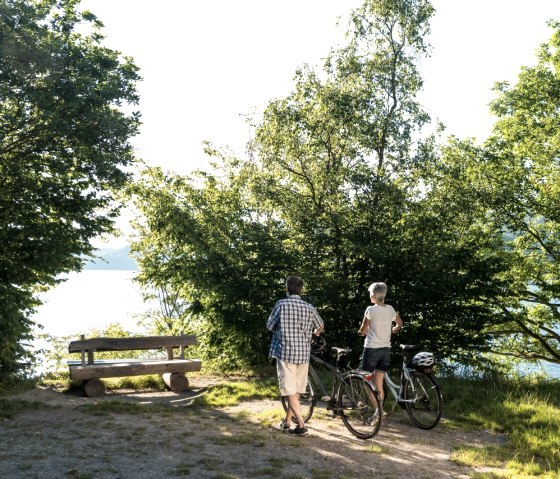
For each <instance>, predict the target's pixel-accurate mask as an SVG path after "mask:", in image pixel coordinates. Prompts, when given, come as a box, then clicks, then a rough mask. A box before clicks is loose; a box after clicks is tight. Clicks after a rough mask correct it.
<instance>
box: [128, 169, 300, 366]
mask: <svg viewBox="0 0 560 479" xmlns="http://www.w3.org/2000/svg"><path fill="white" fill-rule="evenodd" d="M197 182H198V184H197ZM132 193H133V194H134V195H135V202H136V206H137V208H138V209H139V210H140V211H141V212H142V213H143V215H144V222H143V223H138V225H137V229H136V230H137V232H138V233H137V239H136V241H135V242H134V243H133V244H132V251H133V252H134V253H136V254H137V261H138V264H139V266H140V269H141V271H140V273H139V274H138V275H137V280H138V281H139V282H140V283H141V284H142V285H143V286H144V287H145V288H146V289H147V290H148V291H150V290H154V289H156V288H162V287H165V288H167V290H170V291H176V292H179V293H180V297H181V300H182V301H184V302H185V303H186V304H187V305H188V307H186V308H184V311H183V312H182V315H181V318H180V322H179V324H180V329H182V330H183V331H184V332H185V333H189V334H197V336H198V342H199V351H200V352H201V354H200V357H201V358H202V359H203V360H204V361H205V362H206V361H217V362H218V363H220V364H222V366H223V367H224V368H231V367H240V366H243V362H244V360H246V359H247V358H252V359H254V360H255V361H257V363H258V361H259V360H260V361H262V357H263V356H261V357H260V358H259V356H256V355H255V354H254V353H255V351H260V352H262V351H263V350H264V347H265V346H264V345H265V343H266V342H267V333H266V331H265V330H264V328H263V322H264V320H263V318H264V317H265V316H266V314H267V313H268V312H267V308H268V305H270V304H271V303H273V302H274V300H275V298H276V295H277V294H278V290H279V286H280V284H281V281H282V279H281V278H282V277H283V276H284V275H285V274H287V273H288V272H289V271H290V270H291V269H290V268H291V264H294V263H293V262H292V263H291V262H290V253H289V252H288V251H287V247H286V242H287V235H286V233H285V231H283V229H282V227H281V226H280V225H278V224H277V222H276V221H274V220H268V221H267V220H263V219H261V220H259V221H256V220H255V219H254V216H255V215H256V214H257V213H256V212H254V211H251V210H249V208H248V207H247V203H246V198H244V197H243V195H244V187H243V184H242V181H241V180H239V179H238V180H236V181H234V182H232V183H231V184H226V183H225V182H224V181H223V180H222V179H221V178H219V177H218V176H215V175H211V174H209V173H207V174H203V175H201V176H200V177H199V178H193V179H187V178H182V177H178V176H174V175H164V174H163V172H161V171H160V170H159V169H148V170H146V171H145V172H144V175H143V177H142V179H141V181H139V182H138V183H137V185H136V186H135V187H134V189H133V191H132ZM171 324H173V323H171ZM172 327H173V326H172ZM175 327H177V326H175ZM197 355H198V354H197Z"/></svg>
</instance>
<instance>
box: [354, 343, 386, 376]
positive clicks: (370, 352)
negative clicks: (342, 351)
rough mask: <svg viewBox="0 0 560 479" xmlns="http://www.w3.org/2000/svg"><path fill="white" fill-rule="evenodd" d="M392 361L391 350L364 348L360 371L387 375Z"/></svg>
mask: <svg viewBox="0 0 560 479" xmlns="http://www.w3.org/2000/svg"><path fill="white" fill-rule="evenodd" d="M390 361H391V348H364V353H363V355H362V364H361V365H360V369H363V370H364V371H369V372H373V371H381V372H382V373H386V372H387V371H388V370H389V363H390Z"/></svg>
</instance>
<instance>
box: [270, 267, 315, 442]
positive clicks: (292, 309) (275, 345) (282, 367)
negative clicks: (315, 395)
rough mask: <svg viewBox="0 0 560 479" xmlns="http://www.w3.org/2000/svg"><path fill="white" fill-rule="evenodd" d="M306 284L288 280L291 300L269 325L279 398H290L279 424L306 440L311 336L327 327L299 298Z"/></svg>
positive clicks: (274, 311)
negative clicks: (304, 405)
mask: <svg viewBox="0 0 560 479" xmlns="http://www.w3.org/2000/svg"><path fill="white" fill-rule="evenodd" d="M302 290H303V280H302V279H301V278H300V277H298V276H289V277H288V278H287V279H286V293H287V295H288V297H287V298H286V299H281V300H280V301H278V302H277V303H276V304H275V305H274V308H273V309H272V312H271V313H270V316H269V318H268V321H267V323H266V327H267V329H268V330H270V331H272V332H273V333H274V334H273V335H272V343H271V345H270V356H271V357H273V358H276V369H277V372H278V384H279V386H280V394H281V395H282V396H286V397H287V398H288V404H289V405H290V407H289V408H288V412H287V414H286V418H285V419H283V420H282V422H281V423H280V427H281V429H282V430H283V431H288V432H290V433H291V434H295V435H298V436H304V435H306V434H307V428H306V427H305V424H304V422H303V417H302V416H301V409H300V404H299V395H300V394H303V393H305V389H306V386H307V373H308V371H309V355H310V353H311V335H312V334H316V335H317V336H319V334H321V332H322V331H323V330H324V323H323V320H322V319H321V317H320V316H319V313H318V312H317V310H316V309H315V308H314V307H313V306H312V305H311V304H309V303H307V302H305V301H303V300H302V299H301V297H300V294H301V292H302ZM294 416H295V419H296V421H297V426H296V427H294V428H293V429H290V422H291V420H292V417H294Z"/></svg>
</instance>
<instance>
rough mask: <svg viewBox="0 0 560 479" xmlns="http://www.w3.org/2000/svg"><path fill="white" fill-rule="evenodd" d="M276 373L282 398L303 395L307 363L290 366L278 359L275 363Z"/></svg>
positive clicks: (307, 370) (307, 368)
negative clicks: (297, 394)
mask: <svg viewBox="0 0 560 479" xmlns="http://www.w3.org/2000/svg"><path fill="white" fill-rule="evenodd" d="M276 371H277V372H278V384H279V386H280V394H281V395H282V396H291V395H292V394H296V393H299V394H303V393H305V389H306V387H307V373H308V372H309V363H305V364H292V363H286V362H285V361H282V360H280V359H278V360H277V361H276Z"/></svg>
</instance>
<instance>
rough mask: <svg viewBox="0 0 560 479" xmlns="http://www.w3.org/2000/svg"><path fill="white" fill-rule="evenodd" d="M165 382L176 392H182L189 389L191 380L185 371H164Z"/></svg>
mask: <svg viewBox="0 0 560 479" xmlns="http://www.w3.org/2000/svg"><path fill="white" fill-rule="evenodd" d="M162 377H163V382H164V383H165V385H166V386H167V387H168V388H169V389H171V391H173V392H174V393H182V392H185V391H187V390H188V389H189V380H188V379H187V377H186V376H185V375H184V374H183V373H164V374H163V376H162Z"/></svg>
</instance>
